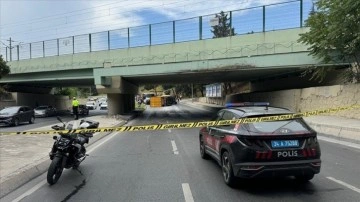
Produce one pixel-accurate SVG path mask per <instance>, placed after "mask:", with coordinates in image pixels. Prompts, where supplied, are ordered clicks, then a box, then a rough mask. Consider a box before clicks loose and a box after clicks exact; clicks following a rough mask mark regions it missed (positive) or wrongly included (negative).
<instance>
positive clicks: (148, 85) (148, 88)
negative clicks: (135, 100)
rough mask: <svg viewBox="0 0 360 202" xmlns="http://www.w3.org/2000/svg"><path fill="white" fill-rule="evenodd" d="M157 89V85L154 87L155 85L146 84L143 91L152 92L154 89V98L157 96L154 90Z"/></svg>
mask: <svg viewBox="0 0 360 202" xmlns="http://www.w3.org/2000/svg"><path fill="white" fill-rule="evenodd" d="M157 87H158V85H155V84H146V85H144V89H145V90H152V89H154V92H155V96H157V92H156V88H157Z"/></svg>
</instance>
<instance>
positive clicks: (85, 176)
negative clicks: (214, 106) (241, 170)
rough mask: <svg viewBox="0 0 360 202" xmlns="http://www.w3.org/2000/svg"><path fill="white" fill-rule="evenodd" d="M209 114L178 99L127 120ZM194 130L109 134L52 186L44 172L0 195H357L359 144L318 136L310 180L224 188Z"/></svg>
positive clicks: (259, 197)
mask: <svg viewBox="0 0 360 202" xmlns="http://www.w3.org/2000/svg"><path fill="white" fill-rule="evenodd" d="M210 116H211V114H209V113H208V112H206V111H200V110H197V109H194V108H190V107H186V106H184V105H181V104H178V105H175V106H170V107H164V108H155V109H154V108H151V109H147V110H146V111H145V112H144V114H143V115H142V116H140V117H138V118H137V119H135V120H133V121H131V122H129V123H128V124H129V125H144V124H158V123H175V122H186V121H200V120H208V119H209V118H210ZM198 131H199V129H198V128H194V129H181V130H179V129H177V130H161V131H148V132H124V133H118V134H116V133H115V134H113V135H109V136H107V137H106V138H104V139H102V140H100V141H99V142H98V143H96V144H94V145H92V146H91V147H90V148H89V149H88V151H89V153H90V156H89V157H88V159H86V160H85V161H84V162H83V163H82V164H81V166H80V169H79V170H80V171H76V170H72V169H70V170H65V171H64V173H63V175H62V176H61V178H60V180H59V181H58V183H57V184H55V185H53V186H49V185H48V184H47V183H46V174H43V175H41V176H39V177H38V178H36V179H34V180H32V181H31V182H29V183H27V184H26V185H24V186H23V187H21V188H19V189H17V190H16V191H14V192H13V193H10V194H9V195H7V196H6V197H4V198H2V199H1V201H2V202H3V201H4V202H5V201H12V200H14V199H16V198H17V199H22V201H74V202H78V201H88V202H90V201H166V202H168V201H274V202H279V201H292V202H293V201H294V202H296V201H326V202H328V201H359V200H360V190H359V188H360V166H359V164H360V150H358V149H355V148H350V147H346V146H343V145H340V144H334V143H328V142H325V141H321V142H320V146H321V149H322V160H323V163H322V170H321V172H320V174H318V175H316V176H315V178H314V179H313V180H312V181H311V182H309V183H306V184H297V183H296V181H295V180H293V179H292V178H282V179H263V180H242V181H240V182H239V183H238V186H236V187H235V188H230V187H228V186H226V185H225V183H224V182H223V179H222V173H221V169H220V167H219V166H218V165H217V164H216V163H215V161H213V160H203V159H201V158H200V155H199V146H198V136H197V135H198ZM351 186H352V187H351ZM21 195H22V196H21ZM19 196H21V197H19ZM18 197H19V198H18Z"/></svg>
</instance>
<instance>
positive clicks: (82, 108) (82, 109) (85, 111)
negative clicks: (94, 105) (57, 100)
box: [70, 104, 89, 115]
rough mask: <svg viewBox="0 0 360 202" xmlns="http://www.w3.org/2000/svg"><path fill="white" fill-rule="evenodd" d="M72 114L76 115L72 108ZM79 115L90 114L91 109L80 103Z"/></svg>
mask: <svg viewBox="0 0 360 202" xmlns="http://www.w3.org/2000/svg"><path fill="white" fill-rule="evenodd" d="M70 114H71V115H74V112H73V111H72V109H71V113H70ZM79 115H89V109H88V108H87V106H86V105H82V104H81V105H79Z"/></svg>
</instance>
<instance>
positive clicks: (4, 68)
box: [0, 55, 10, 94]
mask: <svg viewBox="0 0 360 202" xmlns="http://www.w3.org/2000/svg"><path fill="white" fill-rule="evenodd" d="M9 73H10V67H9V66H8V65H7V64H6V62H5V61H4V59H3V58H2V55H0V79H1V78H2V77H3V76H6V75H8V74H9ZM6 93H7V91H6V90H5V88H4V86H0V94H6Z"/></svg>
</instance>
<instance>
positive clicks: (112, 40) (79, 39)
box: [5, 0, 312, 61]
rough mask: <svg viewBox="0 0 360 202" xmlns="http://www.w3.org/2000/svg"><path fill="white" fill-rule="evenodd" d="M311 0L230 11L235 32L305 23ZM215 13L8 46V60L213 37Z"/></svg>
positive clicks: (265, 29) (243, 32) (296, 0)
mask: <svg viewBox="0 0 360 202" xmlns="http://www.w3.org/2000/svg"><path fill="white" fill-rule="evenodd" d="M311 6H312V4H311V2H310V1H309V0H295V1H289V2H283V3H278V4H271V5H265V6H258V7H252V8H246V9H240V10H233V11H228V12H226V14H227V15H228V18H229V22H230V26H231V27H233V28H234V29H235V33H236V34H237V35H239V34H251V33H256V32H266V31H272V30H280V29H290V28H298V27H302V26H303V22H304V19H306V18H307V16H308V12H309V11H310V9H311ZM214 17H215V14H212V15H205V16H199V17H193V18H188V19H182V20H176V21H169V22H162V23H155V24H149V25H143V26H138V27H128V28H123V29H118V30H110V31H105V32H98V33H90V34H84V35H77V36H70V37H65V38H58V39H53V40H46V41H40V42H33V43H29V44H22V45H17V46H15V47H14V48H12V49H10V48H6V49H5V55H6V57H5V58H6V61H13V60H23V59H32V58H40V57H48V56H59V55H65V54H76V53H82V52H93V51H103V50H113V49H122V48H132V47H139V46H153V45H159V44H167V43H178V42H184V41H192V40H204V39H210V38H213V34H212V33H211V31H210V30H211V29H212V27H211V25H210V24H209V22H210V19H212V18H214Z"/></svg>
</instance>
